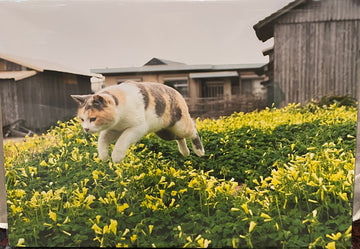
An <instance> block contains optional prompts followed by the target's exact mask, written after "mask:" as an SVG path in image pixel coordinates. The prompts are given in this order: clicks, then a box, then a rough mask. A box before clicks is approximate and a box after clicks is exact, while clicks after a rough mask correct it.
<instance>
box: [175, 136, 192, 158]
mask: <svg viewBox="0 0 360 249" xmlns="http://www.w3.org/2000/svg"><path fill="white" fill-rule="evenodd" d="M176 142H177V144H178V148H179V151H180V153H181V154H182V155H183V156H189V155H190V150H189V148H188V147H187V145H186V139H185V138H180V139H177V140H176Z"/></svg>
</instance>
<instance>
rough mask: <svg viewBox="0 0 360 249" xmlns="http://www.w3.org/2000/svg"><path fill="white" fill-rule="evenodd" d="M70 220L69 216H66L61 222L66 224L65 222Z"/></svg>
mask: <svg viewBox="0 0 360 249" xmlns="http://www.w3.org/2000/svg"><path fill="white" fill-rule="evenodd" d="M69 222H70V218H69V216H66V218H65V220H64V222H63V224H66V223H69Z"/></svg>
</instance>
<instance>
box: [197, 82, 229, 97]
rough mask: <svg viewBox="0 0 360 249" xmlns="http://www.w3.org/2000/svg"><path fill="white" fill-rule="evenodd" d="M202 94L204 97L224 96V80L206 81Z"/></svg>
mask: <svg viewBox="0 0 360 249" xmlns="http://www.w3.org/2000/svg"><path fill="white" fill-rule="evenodd" d="M201 96H202V97H203V98H218V97H223V96H224V82H222V81H205V82H203V84H202V89H201Z"/></svg>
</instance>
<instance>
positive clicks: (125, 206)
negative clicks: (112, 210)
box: [116, 203, 129, 213]
mask: <svg viewBox="0 0 360 249" xmlns="http://www.w3.org/2000/svg"><path fill="white" fill-rule="evenodd" d="M127 208H129V204H127V203H124V204H122V205H118V206H117V209H116V210H117V211H118V212H119V213H123V212H124V210H125V209H127Z"/></svg>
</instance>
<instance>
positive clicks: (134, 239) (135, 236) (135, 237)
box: [130, 234, 137, 243]
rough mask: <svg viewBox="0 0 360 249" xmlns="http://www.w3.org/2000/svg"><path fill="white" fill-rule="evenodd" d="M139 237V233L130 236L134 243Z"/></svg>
mask: <svg viewBox="0 0 360 249" xmlns="http://www.w3.org/2000/svg"><path fill="white" fill-rule="evenodd" d="M136 239H137V235H136V234H133V235H132V236H131V237H130V240H131V243H134V242H135V241H136Z"/></svg>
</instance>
